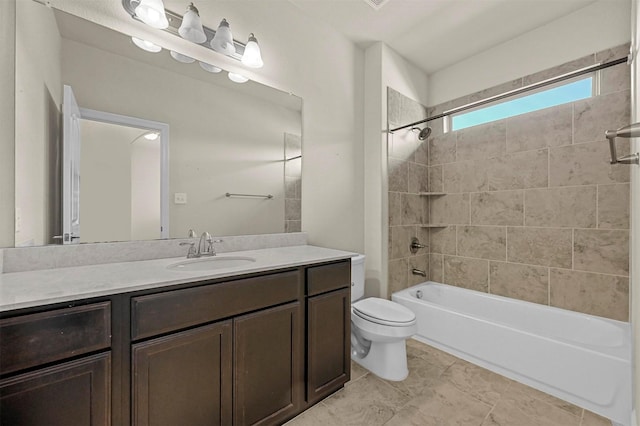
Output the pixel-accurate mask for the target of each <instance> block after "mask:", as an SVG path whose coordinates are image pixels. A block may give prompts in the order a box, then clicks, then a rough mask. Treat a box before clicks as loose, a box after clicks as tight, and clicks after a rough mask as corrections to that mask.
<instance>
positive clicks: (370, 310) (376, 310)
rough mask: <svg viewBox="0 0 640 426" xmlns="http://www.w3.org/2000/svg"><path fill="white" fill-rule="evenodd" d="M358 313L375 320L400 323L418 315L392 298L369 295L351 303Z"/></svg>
mask: <svg viewBox="0 0 640 426" xmlns="http://www.w3.org/2000/svg"><path fill="white" fill-rule="evenodd" d="M351 306H352V308H353V311H354V313H355V314H356V315H358V316H360V317H362V318H364V319H367V320H370V321H373V322H378V323H379V322H381V321H384V322H385V323H392V324H393V323H395V324H398V325H401V324H404V323H410V322H412V321H415V319H416V315H415V314H414V313H413V312H411V310H409V309H408V308H406V307H404V306H402V305H400V304H398V303H396V302H392V301H391V300H386V299H380V298H378V297H369V298H367V299H364V300H360V301H358V302H356V303H354V304H353V305H351Z"/></svg>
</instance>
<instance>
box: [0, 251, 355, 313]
mask: <svg viewBox="0 0 640 426" xmlns="http://www.w3.org/2000/svg"><path fill="white" fill-rule="evenodd" d="M355 255H356V253H352V252H346V251H341V250H333V249H327V248H322V247H315V246H310V245H304V246H289V247H278V248H268V249H261V250H246V251H237V252H229V253H222V254H218V257H220V258H224V257H230V256H246V257H252V258H255V259H256V261H255V262H253V263H251V264H249V265H247V266H240V267H235V268H225V269H216V270H211V271H174V270H170V269H167V268H166V267H167V266H168V265H170V264H172V263H175V262H180V261H184V260H186V258H185V257H178V258H165V259H155V260H144V261H135V262H121V263H107V264H101V265H89V266H79V267H73V268H59V269H44V270H38V271H27V272H12V273H5V274H0V312H5V311H10V310H14V309H21V308H29V307H34V306H41V305H48V304H53V303H60V302H68V301H73V300H80V299H86V298H91V297H99V296H107V295H112V294H118V293H126V292H131V291H137V290H145V289H152V288H161V287H165V286H170V285H175V284H183V283H188V282H194V281H202V280H208V279H214V278H224V277H234V276H238V275H244V274H249V273H254V272H264V271H269V270H274V269H282V268H288V267H296V266H302V265H309V264H314V263H321V262H327V261H332V260H339V259H347V258H350V257H352V256H355ZM203 259H208V258H203Z"/></svg>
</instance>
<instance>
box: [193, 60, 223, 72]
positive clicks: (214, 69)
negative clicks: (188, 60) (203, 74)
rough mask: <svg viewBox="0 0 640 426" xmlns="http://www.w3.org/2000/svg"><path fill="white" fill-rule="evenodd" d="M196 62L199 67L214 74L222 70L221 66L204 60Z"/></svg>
mask: <svg viewBox="0 0 640 426" xmlns="http://www.w3.org/2000/svg"><path fill="white" fill-rule="evenodd" d="M198 64H199V65H200V68H202V69H203V70H205V71H208V72H211V73H214V74H217V73H219V72H220V71H222V68H218V67H216V66H215V65H211V64H207V63H206V62H200V61H198Z"/></svg>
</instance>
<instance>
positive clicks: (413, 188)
mask: <svg viewBox="0 0 640 426" xmlns="http://www.w3.org/2000/svg"><path fill="white" fill-rule="evenodd" d="M408 189H409V192H412V193H414V194H415V193H418V192H427V191H428V190H429V169H428V168H427V166H423V165H421V164H416V163H409V181H408Z"/></svg>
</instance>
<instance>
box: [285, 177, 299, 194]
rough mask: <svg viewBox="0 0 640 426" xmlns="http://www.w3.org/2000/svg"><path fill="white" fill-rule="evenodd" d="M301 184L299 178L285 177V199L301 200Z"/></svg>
mask: <svg viewBox="0 0 640 426" xmlns="http://www.w3.org/2000/svg"><path fill="white" fill-rule="evenodd" d="M301 182H302V179H300V178H299V177H291V176H285V177H284V196H285V198H301V197H302V194H301V186H302V185H301Z"/></svg>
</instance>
